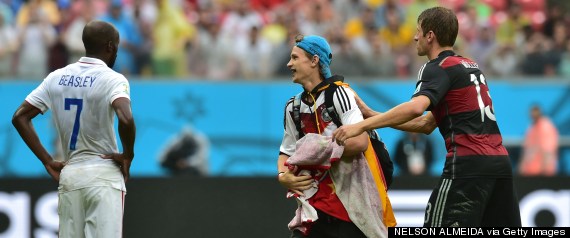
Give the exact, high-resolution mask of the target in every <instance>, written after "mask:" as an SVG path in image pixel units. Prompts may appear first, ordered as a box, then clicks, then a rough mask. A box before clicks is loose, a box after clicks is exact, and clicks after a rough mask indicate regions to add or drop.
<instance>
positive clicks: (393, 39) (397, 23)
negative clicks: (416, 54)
mask: <svg viewBox="0 0 570 238" xmlns="http://www.w3.org/2000/svg"><path fill="white" fill-rule="evenodd" d="M386 22H387V25H386V27H383V28H381V29H380V37H381V39H382V41H384V42H387V43H388V45H390V49H391V51H390V52H391V53H392V54H393V57H394V59H395V62H396V75H397V76H398V77H402V78H405V77H408V76H409V75H410V66H411V65H412V50H413V49H414V48H413V47H412V42H413V40H414V31H413V29H412V28H410V27H409V26H407V25H405V24H403V22H401V20H400V16H399V13H398V12H397V10H396V9H395V8H390V9H388V10H387V12H386Z"/></svg>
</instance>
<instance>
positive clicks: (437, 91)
mask: <svg viewBox="0 0 570 238" xmlns="http://www.w3.org/2000/svg"><path fill="white" fill-rule="evenodd" d="M419 95H424V96H427V97H428V98H429V99H430V101H431V104H430V106H429V107H428V109H427V110H428V111H431V112H432V114H433V116H434V117H435V120H436V122H437V126H438V128H439V131H440V133H441V135H442V136H443V138H444V140H445V145H446V149H447V155H446V158H447V159H446V162H445V167H444V171H443V175H444V176H450V177H453V178H458V177H478V176H494V177H509V176H511V175H512V168H511V164H510V160H509V156H508V152H507V150H506V149H505V147H504V146H503V143H502V137H501V132H500V130H499V127H498V125H497V121H496V118H495V113H494V110H493V101H492V100H491V94H490V92H489V87H488V83H487V80H486V78H485V76H484V75H483V73H482V72H481V70H480V69H479V66H478V65H477V63H475V62H473V61H472V60H470V59H468V58H465V57H462V56H459V55H456V54H455V53H454V52H453V51H443V52H441V53H440V54H439V56H438V57H437V58H436V59H433V60H430V61H429V62H427V63H426V64H425V65H423V66H422V67H421V69H420V71H419V73H418V81H417V83H416V91H415V92H414V95H413V97H416V96H419Z"/></svg>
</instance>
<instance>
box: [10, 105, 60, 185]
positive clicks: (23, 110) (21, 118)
mask: <svg viewBox="0 0 570 238" xmlns="http://www.w3.org/2000/svg"><path fill="white" fill-rule="evenodd" d="M40 113H41V110H40V109H38V108H36V107H34V106H33V105H32V104H30V103H29V102H27V101H24V102H23V103H22V105H20V107H18V109H16V112H15V113H14V116H12V124H13V125H14V127H15V128H16V130H17V131H18V133H19V134H20V137H22V139H23V140H24V142H25V143H26V145H27V146H28V147H29V148H30V150H31V151H32V152H33V153H34V155H36V157H37V158H38V159H39V160H40V161H42V163H43V164H44V166H45V167H46V170H47V171H48V173H49V174H50V176H51V177H52V178H53V179H54V180H56V181H59V173H60V171H61V169H62V168H63V166H64V164H63V163H61V162H57V161H54V160H53V158H52V157H51V155H50V154H49V153H48V152H47V150H46V149H45V147H44V146H43V145H42V143H41V142H40V138H39V137H38V134H37V133H36V130H35V129H34V125H33V124H32V119H34V118H35V117H36V116H37V115H38V114H40Z"/></svg>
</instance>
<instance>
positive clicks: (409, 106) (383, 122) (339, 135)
mask: <svg viewBox="0 0 570 238" xmlns="http://www.w3.org/2000/svg"><path fill="white" fill-rule="evenodd" d="M429 105H430V99H429V98H428V97H426V96H423V95H420V96H417V97H414V98H412V99H411V100H410V101H408V102H405V103H402V104H400V105H398V106H396V107H394V108H392V109H390V110H388V111H387V112H385V113H380V114H378V115H376V116H373V117H370V118H368V119H366V120H364V121H361V122H359V123H356V124H353V125H344V126H342V127H340V128H338V129H337V130H335V131H334V133H333V137H334V140H335V141H336V142H337V143H339V144H340V145H342V144H343V143H344V141H345V140H347V139H348V138H352V137H355V136H357V135H360V134H361V133H362V132H364V131H368V130H372V129H377V128H384V127H392V126H396V125H401V124H403V123H406V122H408V121H410V120H412V119H414V118H416V117H419V116H421V115H422V114H423V113H424V111H425V110H426V109H427V108H428V107H429Z"/></svg>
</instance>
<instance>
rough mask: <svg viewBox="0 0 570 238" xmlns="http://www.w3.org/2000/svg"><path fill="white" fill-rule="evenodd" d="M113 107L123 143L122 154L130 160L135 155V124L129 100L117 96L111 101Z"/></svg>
mask: <svg viewBox="0 0 570 238" xmlns="http://www.w3.org/2000/svg"><path fill="white" fill-rule="evenodd" d="M113 109H115V113H117V118H118V119H119V137H120V138H121V144H122V145H123V154H124V155H126V156H128V157H129V158H130V159H131V160H132V159H133V158H134V157H135V150H134V147H135V136H136V126H135V120H134V118H133V112H132V110H131V101H130V100H129V99H127V98H118V99H116V100H115V101H113Z"/></svg>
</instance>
